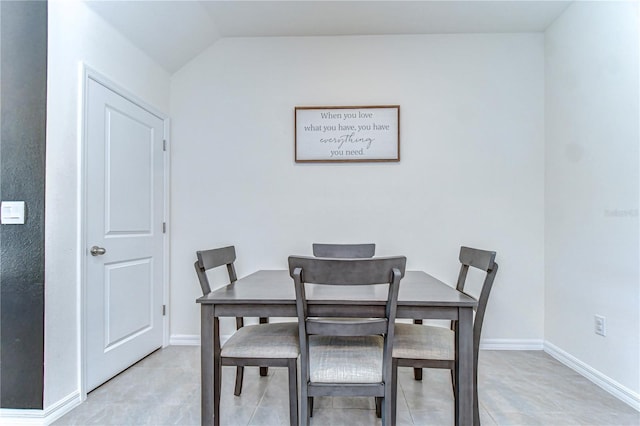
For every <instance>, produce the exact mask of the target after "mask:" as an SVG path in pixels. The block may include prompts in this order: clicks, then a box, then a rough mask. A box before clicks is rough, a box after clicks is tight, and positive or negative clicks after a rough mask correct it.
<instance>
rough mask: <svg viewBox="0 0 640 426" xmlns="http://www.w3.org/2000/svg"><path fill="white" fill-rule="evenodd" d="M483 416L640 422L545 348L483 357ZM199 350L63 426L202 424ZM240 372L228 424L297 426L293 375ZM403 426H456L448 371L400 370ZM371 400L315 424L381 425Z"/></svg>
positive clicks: (326, 403) (120, 386)
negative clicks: (292, 410)
mask: <svg viewBox="0 0 640 426" xmlns="http://www.w3.org/2000/svg"><path fill="white" fill-rule="evenodd" d="M479 362H480V367H479V373H480V376H479V383H480V388H479V389H480V391H479V392H480V411H481V413H480V414H481V420H482V424H483V425H484V426H494V425H545V426H564V425H600V426H605V425H606V426H614V425H616V426H617V425H635V426H638V425H640V413H638V412H637V411H635V410H634V409H632V408H631V407H629V406H628V405H626V404H624V403H622V402H620V401H619V400H617V399H615V398H614V397H612V396H610V395H609V394H608V393H606V392H605V391H603V390H602V389H600V388H599V387H597V386H596V385H594V384H593V383H591V382H590V381H588V380H587V379H585V378H583V377H582V376H580V375H578V374H577V373H575V372H574V371H572V370H571V369H569V368H567V367H565V366H563V365H562V364H560V363H559V362H557V361H556V360H554V359H553V358H551V357H550V356H549V355H547V354H545V353H544V352H541V351H481V353H480V361H479ZM199 366H200V359H199V347H189V346H170V347H168V348H166V349H162V350H159V351H157V352H155V353H153V354H152V355H150V356H149V357H147V358H145V359H144V360H142V361H140V362H139V363H137V364H136V365H134V366H132V367H131V368H129V369H128V370H126V371H125V372H123V373H122V374H120V375H118V376H116V377H115V378H113V379H112V380H110V381H109V382H107V383H105V384H104V385H102V386H101V387H99V388H97V389H96V390H94V391H93V392H91V393H90V394H89V395H88V397H87V400H86V401H85V402H84V403H83V404H81V405H80V406H79V407H77V408H76V409H74V410H73V411H71V412H70V413H68V414H66V415H65V416H63V417H62V418H60V419H58V420H57V421H56V422H55V423H54V425H56V426H64V425H83V426H85V425H199V424H200V383H199V382H200V376H199V371H200V367H199ZM234 377H235V375H234V371H233V369H232V368H229V367H225V368H224V370H223V389H222V402H221V406H222V409H221V411H222V413H221V415H222V417H221V423H222V424H223V425H229V426H242V425H269V426H280V425H286V424H288V399H287V372H286V369H282V368H272V369H270V370H269V375H268V376H267V377H260V376H259V375H258V371H257V369H256V368H247V369H246V370H245V382H244V388H243V392H242V395H241V396H240V397H235V396H234V395H233V380H234ZM399 385H400V387H399V394H398V420H397V424H398V426H401V425H452V424H453V399H452V395H451V392H452V391H451V385H450V376H449V372H448V371H446V370H425V371H424V378H423V380H422V381H421V382H417V381H415V380H413V373H412V371H411V369H405V368H403V369H401V370H400V373H399ZM379 424H380V420H379V419H377V418H376V416H375V410H374V403H373V399H372V398H319V400H318V401H316V404H315V409H314V415H313V418H312V421H311V425H312V426H318V425H323V426H324V425H345V426H347V425H348V426H359V425H366V426H370V425H379Z"/></svg>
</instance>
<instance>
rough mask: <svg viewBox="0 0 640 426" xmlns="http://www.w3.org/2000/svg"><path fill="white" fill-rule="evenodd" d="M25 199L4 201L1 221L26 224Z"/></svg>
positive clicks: (0, 209)
mask: <svg viewBox="0 0 640 426" xmlns="http://www.w3.org/2000/svg"><path fill="white" fill-rule="evenodd" d="M24 210H25V209H24V201H3V202H2V204H0V211H1V214H0V223H2V224H3V225H24V216H25V214H24Z"/></svg>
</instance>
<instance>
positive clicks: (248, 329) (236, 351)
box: [194, 246, 300, 426]
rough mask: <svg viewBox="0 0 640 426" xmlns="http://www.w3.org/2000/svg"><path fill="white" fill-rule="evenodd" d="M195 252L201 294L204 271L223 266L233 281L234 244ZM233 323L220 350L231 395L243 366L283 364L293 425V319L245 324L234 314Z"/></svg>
mask: <svg viewBox="0 0 640 426" xmlns="http://www.w3.org/2000/svg"><path fill="white" fill-rule="evenodd" d="M196 255H197V258H198V260H197V261H196V262H195V264H194V266H195V269H196V273H197V275H198V280H199V281H200V287H201V288H202V294H203V295H205V296H206V295H207V294H209V293H210V292H211V286H210V284H209V279H208V277H207V271H210V270H212V269H215V268H218V267H221V266H226V268H227V273H228V275H229V283H230V284H233V283H234V282H235V281H236V280H237V277H236V271H235V267H234V262H235V260H236V250H235V247H234V246H229V247H222V248H216V249H210V250H202V251H197V252H196ZM236 327H237V329H236V331H235V332H234V333H233V334H232V335H231V337H229V339H228V340H227V341H226V342H225V343H224V345H223V346H222V348H221V350H220V363H221V365H226V366H235V367H236V382H235V389H234V395H236V396H239V395H240V393H241V391H242V379H243V373H244V367H245V366H253V367H260V368H261V369H263V368H264V369H265V370H266V368H267V367H287V368H288V370H289V421H290V423H291V425H292V426H293V425H297V424H298V377H297V376H298V368H297V360H298V355H299V353H300V345H299V343H298V324H297V323H295V322H286V323H267V322H264V320H261V322H260V323H259V324H255V325H247V326H245V325H244V321H243V319H242V318H236ZM215 368H216V369H217V370H216V373H215V374H219V373H220V366H215ZM265 370H263V371H261V375H266V374H264V372H266V371H265ZM218 377H220V376H218ZM217 406H219V404H218V405H217ZM216 415H218V413H216Z"/></svg>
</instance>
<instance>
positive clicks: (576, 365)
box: [544, 341, 640, 411]
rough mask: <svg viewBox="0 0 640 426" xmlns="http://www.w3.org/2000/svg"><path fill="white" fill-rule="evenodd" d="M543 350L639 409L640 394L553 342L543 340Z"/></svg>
mask: <svg viewBox="0 0 640 426" xmlns="http://www.w3.org/2000/svg"><path fill="white" fill-rule="evenodd" d="M544 351H545V352H546V353H548V354H549V355H551V356H552V357H554V358H555V359H557V360H558V361H560V362H561V363H562V364H564V365H566V366H567V367H569V368H571V369H572V370H574V371H575V372H576V373H578V374H580V375H581V376H583V377H585V378H587V379H589V380H590V381H592V382H593V383H595V384H596V385H598V386H599V387H601V388H602V389H604V390H605V391H607V392H609V393H610V394H611V395H613V396H614V397H616V398H618V399H619V400H620V401H622V402H624V403H626V404H627V405H629V406H630V407H631V408H633V409H635V410H636V411H640V394H638V393H636V392H634V391H632V390H631V389H629V388H627V387H626V386H623V385H621V384H620V383H618V382H616V381H615V380H613V379H611V378H610V377H608V376H606V375H604V374H602V373H601V372H600V371H598V370H596V369H594V368H593V367H591V366H589V365H587V364H585V363H584V362H582V361H580V360H579V359H577V358H576V357H574V356H573V355H571V354H569V353H567V352H565V351H564V350H562V349H560V348H559V347H557V346H555V345H554V344H553V343H549V342H546V341H545V342H544Z"/></svg>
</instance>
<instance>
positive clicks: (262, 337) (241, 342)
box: [220, 322, 300, 358]
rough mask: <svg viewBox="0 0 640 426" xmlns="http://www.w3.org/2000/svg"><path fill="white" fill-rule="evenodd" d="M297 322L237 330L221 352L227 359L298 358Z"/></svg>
mask: <svg viewBox="0 0 640 426" xmlns="http://www.w3.org/2000/svg"><path fill="white" fill-rule="evenodd" d="M298 342H299V338H298V323H297V322H282V323H272V324H256V325H247V326H245V327H242V328H240V329H239V330H237V331H236V332H235V333H233V335H232V336H231V337H229V340H227V341H226V343H225V344H224V346H223V347H222V349H221V351H220V356H222V357H225V358H297V357H298V354H299V353H300V345H299V343H298Z"/></svg>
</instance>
